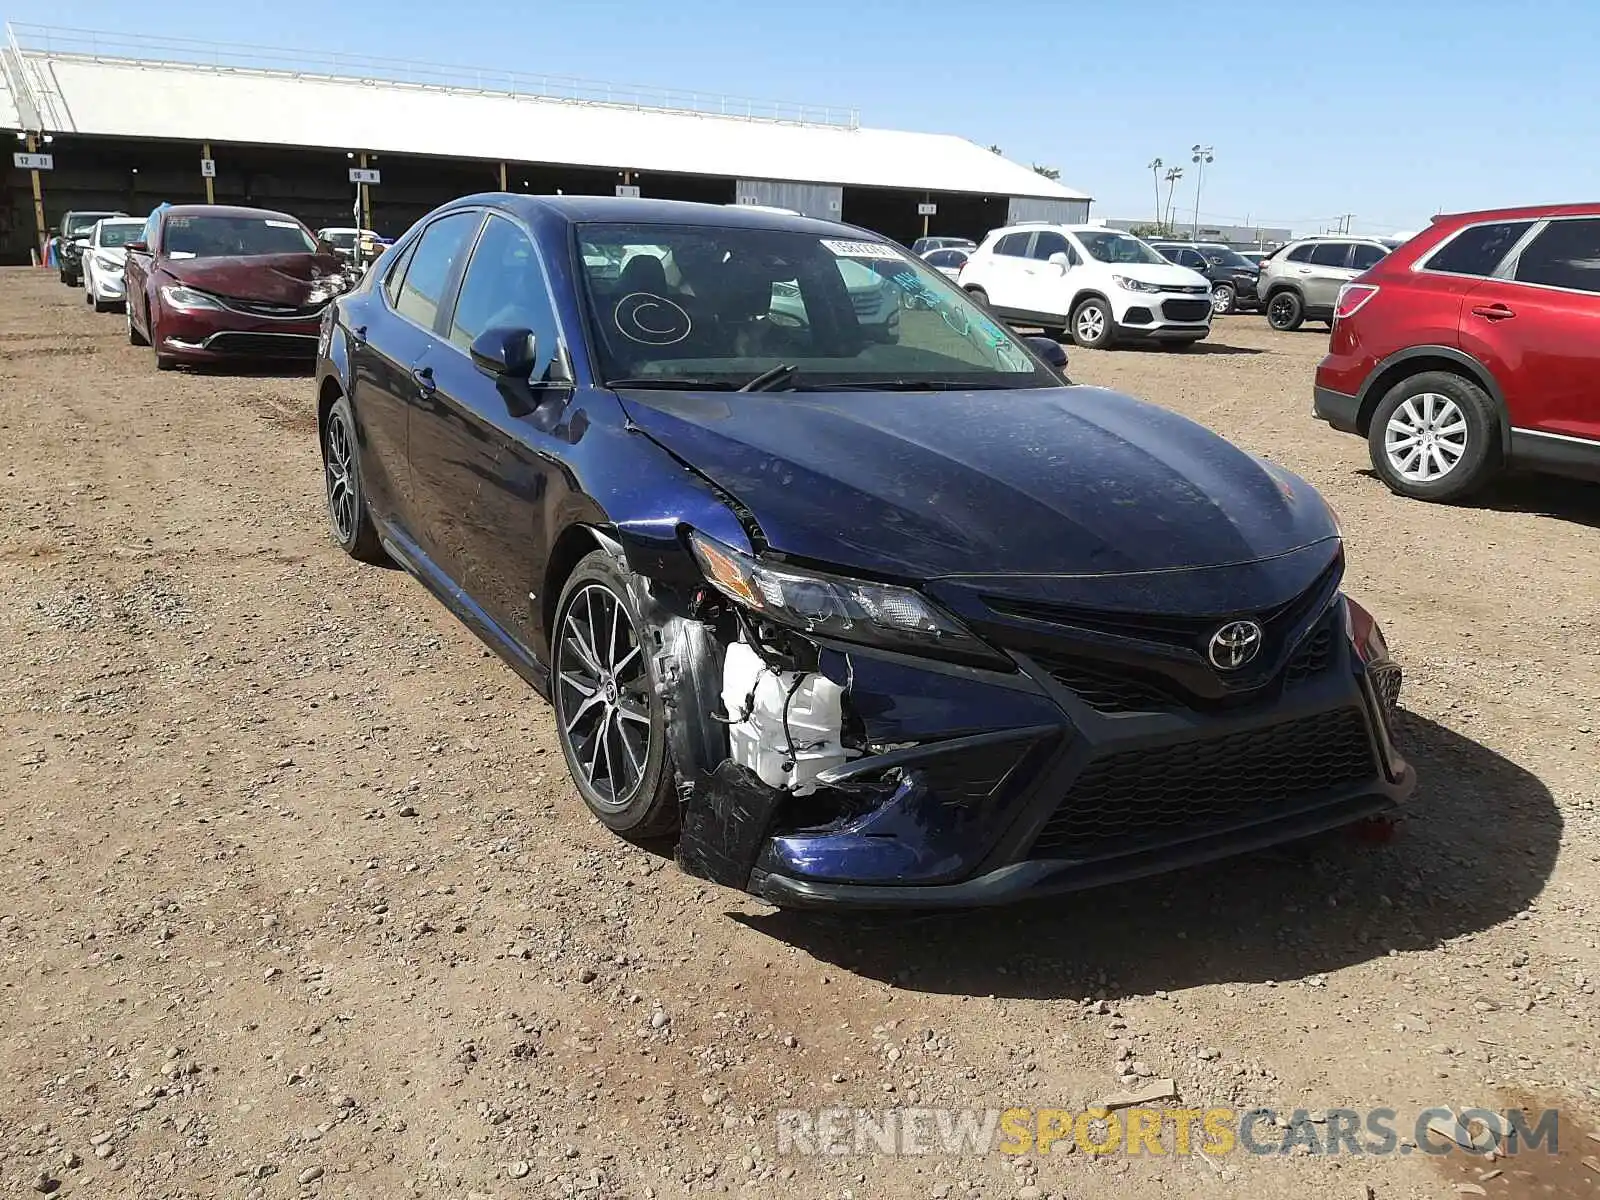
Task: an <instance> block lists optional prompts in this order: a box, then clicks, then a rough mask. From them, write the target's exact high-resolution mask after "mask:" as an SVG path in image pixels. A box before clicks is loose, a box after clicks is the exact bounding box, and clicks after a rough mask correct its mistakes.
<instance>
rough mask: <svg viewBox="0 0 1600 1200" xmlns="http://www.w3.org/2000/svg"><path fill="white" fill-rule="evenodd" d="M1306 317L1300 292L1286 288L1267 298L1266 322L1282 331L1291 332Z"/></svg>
mask: <svg viewBox="0 0 1600 1200" xmlns="http://www.w3.org/2000/svg"><path fill="white" fill-rule="evenodd" d="M1305 319H1306V306H1305V302H1304V301H1302V300H1301V299H1300V293H1299V292H1295V291H1290V290H1288V289H1287V288H1286V289H1284V290H1283V291H1281V292H1274V293H1273V294H1272V295H1271V296H1270V297H1268V299H1267V324H1268V325H1271V326H1272V327H1273V328H1274V329H1277V330H1280V331H1282V332H1284V333H1293V332H1294V331H1295V330H1296V329H1299V328H1300V326H1301V325H1302V324H1304V323H1305Z"/></svg>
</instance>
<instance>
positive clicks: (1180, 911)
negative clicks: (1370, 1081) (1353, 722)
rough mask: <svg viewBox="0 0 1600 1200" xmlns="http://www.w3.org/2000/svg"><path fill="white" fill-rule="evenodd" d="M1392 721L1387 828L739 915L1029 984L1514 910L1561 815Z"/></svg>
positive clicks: (1434, 930)
mask: <svg viewBox="0 0 1600 1200" xmlns="http://www.w3.org/2000/svg"><path fill="white" fill-rule="evenodd" d="M1403 722H1404V725H1403V728H1404V737H1405V744H1406V747H1407V752H1408V755H1409V757H1410V759H1411V761H1412V762H1413V764H1414V765H1415V766H1416V767H1417V770H1418V772H1419V774H1420V777H1421V781H1422V782H1421V786H1419V788H1418V790H1417V792H1416V794H1415V795H1414V796H1413V798H1412V800H1411V801H1410V802H1409V804H1408V806H1407V810H1406V817H1405V819H1404V820H1403V821H1402V822H1401V824H1400V825H1399V827H1398V829H1397V830H1396V831H1395V833H1394V836H1393V837H1392V838H1390V839H1388V840H1383V839H1381V838H1373V837H1370V836H1368V837H1363V836H1361V832H1360V831H1359V830H1346V831H1340V832H1336V833H1333V834H1328V835H1324V836H1322V837H1319V838H1315V839H1311V840H1309V841H1306V842H1300V843H1296V844H1293V845H1290V846H1286V847H1281V848H1279V849H1276V850H1273V851H1268V852H1265V853H1258V854H1253V855H1246V856H1242V857H1239V858H1234V859H1229V860H1226V861H1224V862H1221V863H1215V864H1211V865H1209V866H1205V867H1198V868H1193V869H1189V870H1185V871H1181V872H1177V873H1175V874H1171V875H1165V876H1159V877H1156V878H1152V879H1147V880H1143V881H1139V882H1135V883H1131V884H1124V885H1121V886H1116V887H1107V888H1101V889H1097V890H1094V891H1089V892H1079V893H1075V894H1071V895H1067V896H1060V897H1055V898H1052V899H1048V900H1041V901H1033V902H1029V903H1026V904H1023V905H1019V906H1015V907H1011V908H1003V909H992V910H983V911H975V912H968V913H949V914H933V915H922V916H910V915H896V914H875V913H865V914H863V913H854V914H838V915H834V914H817V913H807V912H798V911H777V912H773V913H768V914H763V915H760V916H749V915H743V914H738V915H735V919H736V920H739V921H741V922H743V923H745V924H747V925H748V926H750V927H751V928H753V929H755V930H757V931H759V932H762V933H765V934H767V935H768V936H770V937H773V938H776V939H778V940H780V941H783V942H785V943H788V944H790V945H794V946H798V947H799V948H801V949H803V950H805V951H806V952H807V953H809V954H811V955H813V956H814V957H816V958H818V959H820V960H822V961H825V962H829V963H832V964H834V965H836V966H838V967H839V968H841V969H843V970H846V971H850V972H853V973H855V974H857V975H861V976H864V977H867V978H871V979H876V980H880V981H883V982H892V983H895V984H897V985H899V986H902V987H906V988H910V989H913V990H918V991H926V992H936V993H949V994H963V995H980V996H1008V997H1016V998H1032V999H1053V998H1083V997H1105V996H1119V995H1145V994H1149V993H1151V992H1154V991H1157V990H1163V989H1164V990H1177V989H1180V988H1191V987H1197V986H1200V985H1204V984H1217V983H1241V982H1262V981H1266V980H1279V981H1287V980H1296V979H1304V978H1306V977H1308V976H1313V975H1317V974H1319V973H1322V972H1327V971H1333V970H1336V969H1338V968H1340V967H1345V966H1350V965H1352V964H1356V963H1361V962H1366V961H1368V960H1371V959H1375V958H1380V957H1383V956H1386V955H1387V954H1389V952H1390V951H1398V952H1405V951H1412V950H1427V949H1431V948H1433V947H1435V946H1437V945H1438V944H1439V943H1440V942H1441V941H1444V940H1446V939H1450V938H1455V937H1460V936H1462V935H1464V934H1469V933H1473V932H1476V931H1479V930H1482V929H1486V928H1489V927H1491V926H1493V925H1496V924H1499V923H1500V922H1503V921H1506V920H1508V919H1510V918H1512V917H1514V916H1515V915H1516V914H1517V913H1518V912H1520V911H1522V910H1523V909H1525V908H1526V907H1527V905H1528V904H1529V903H1530V902H1531V901H1532V900H1533V898H1534V897H1535V896H1537V895H1538V894H1539V892H1540V890H1541V889H1542V888H1543V886H1544V883H1545V881H1546V880H1547V879H1548V877H1549V875H1550V873H1551V871H1552V870H1553V869H1554V866H1555V861H1556V854H1557V849H1558V846H1559V844H1560V840H1561V829H1562V823H1561V817H1560V814H1559V812H1558V810H1557V809H1556V806H1555V802H1554V799H1553V798H1552V797H1551V795H1550V792H1549V790H1548V789H1547V788H1546V787H1545V786H1544V784H1543V783H1541V782H1540V781H1539V780H1538V779H1537V778H1536V777H1535V776H1533V775H1532V774H1530V773H1529V772H1527V771H1525V770H1523V769H1522V768H1521V767H1519V766H1517V765H1516V764H1515V763H1513V762H1511V761H1509V760H1508V759H1505V758H1503V757H1501V756H1500V755H1499V754H1496V753H1495V752H1494V751H1492V750H1490V749H1488V748H1487V747H1485V746H1482V745H1480V744H1478V743H1477V742H1475V741H1472V740H1471V739H1469V738H1466V737H1463V736H1462V735H1460V734H1458V733H1456V732H1454V731H1452V730H1450V729H1448V728H1446V727H1444V726H1442V725H1438V724H1436V723H1434V722H1433V721H1430V720H1427V719H1426V718H1424V717H1419V716H1417V715H1415V714H1412V713H1406V714H1404V716H1403ZM1368 832H1369V833H1370V832H1371V831H1370V829H1368Z"/></svg>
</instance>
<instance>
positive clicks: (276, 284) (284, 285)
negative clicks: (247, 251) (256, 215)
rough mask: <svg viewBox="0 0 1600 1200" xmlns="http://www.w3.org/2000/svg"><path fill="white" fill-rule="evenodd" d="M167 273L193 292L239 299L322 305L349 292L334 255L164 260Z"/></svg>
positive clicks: (338, 260)
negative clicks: (194, 289) (197, 290)
mask: <svg viewBox="0 0 1600 1200" xmlns="http://www.w3.org/2000/svg"><path fill="white" fill-rule="evenodd" d="M161 269H162V270H163V271H165V272H166V273H167V274H168V275H171V276H172V277H174V278H175V279H178V280H179V281H181V282H183V283H186V284H188V285H189V286H190V287H193V288H197V289H199V290H200V291H202V292H210V293H211V294H212V295H214V296H228V297H231V298H233V299H235V300H264V301H267V302H269V303H273V304H293V305H309V304H321V303H322V302H324V301H326V300H331V299H332V298H333V297H334V296H337V295H339V294H340V293H342V292H343V291H344V290H345V277H344V270H345V265H344V260H343V259H341V258H340V257H339V256H338V255H336V254H332V253H329V254H312V253H309V252H308V253H303V254H255V255H249V256H246V257H240V258H163V259H162V260H161Z"/></svg>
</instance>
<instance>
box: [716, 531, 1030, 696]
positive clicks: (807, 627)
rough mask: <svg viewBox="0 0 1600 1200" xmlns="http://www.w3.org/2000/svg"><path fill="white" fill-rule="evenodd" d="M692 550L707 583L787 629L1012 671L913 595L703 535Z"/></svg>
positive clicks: (914, 593)
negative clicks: (779, 561)
mask: <svg viewBox="0 0 1600 1200" xmlns="http://www.w3.org/2000/svg"><path fill="white" fill-rule="evenodd" d="M689 544H690V546H692V547H693V549H694V556H695V558H696V559H697V560H698V561H699V563H700V570H701V571H702V572H703V573H704V574H705V577H706V582H707V583H709V584H710V585H711V586H712V587H714V588H716V589H717V591H719V592H721V593H722V594H723V595H724V596H726V597H728V599H730V600H732V601H734V602H735V603H738V604H741V605H743V606H744V607H745V608H747V609H749V610H751V611H752V612H754V613H757V614H759V615H761V616H763V617H767V618H769V619H771V620H773V621H776V622H777V623H778V624H780V625H788V626H790V627H792V628H796V629H800V630H803V631H804V632H806V633H814V634H816V635H818V636H819V637H834V638H839V639H840V640H842V641H849V642H867V643H871V644H874V645H886V646H896V647H902V648H905V649H908V650H911V651H913V652H921V653H928V652H929V651H930V650H932V651H933V652H935V653H939V654H941V655H950V656H955V657H959V658H965V659H975V660H981V661H986V662H989V663H991V664H996V665H998V663H1006V664H1007V665H1009V662H1008V660H1005V659H1003V658H1002V657H1001V656H1000V655H998V654H997V653H996V652H995V651H994V650H992V649H990V648H989V647H988V646H986V645H985V644H984V643H983V642H981V641H979V640H978V639H977V638H976V637H974V636H973V635H972V634H970V633H968V632H967V631H966V630H965V629H963V628H962V627H961V625H960V624H958V623H957V622H956V621H955V619H954V618H953V617H950V616H948V615H946V614H945V613H943V612H942V611H940V610H939V609H938V608H936V607H935V606H934V605H933V604H931V603H930V602H929V601H928V600H926V599H925V598H924V597H923V596H922V595H921V593H919V592H915V591H912V590H911V589H910V588H904V587H895V586H893V585H891V584H883V583H869V582H867V581H865V580H861V579H846V578H843V577H840V576H835V575H821V574H816V573H814V572H811V571H800V570H796V569H795V568H793V567H780V566H774V565H771V564H768V563H762V562H757V561H756V560H755V559H753V558H751V557H749V556H748V555H745V554H741V553H739V551H737V550H735V549H733V548H732V547H731V546H725V545H723V544H722V543H721V542H718V541H713V540H712V539H711V538H708V537H706V536H705V535H703V534H700V533H693V532H691V533H690V535H689Z"/></svg>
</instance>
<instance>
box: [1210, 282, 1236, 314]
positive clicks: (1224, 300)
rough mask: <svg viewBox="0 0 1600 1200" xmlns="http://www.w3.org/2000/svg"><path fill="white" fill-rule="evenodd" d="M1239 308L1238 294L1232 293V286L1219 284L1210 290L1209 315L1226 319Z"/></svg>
mask: <svg viewBox="0 0 1600 1200" xmlns="http://www.w3.org/2000/svg"><path fill="white" fill-rule="evenodd" d="M1238 307H1239V294H1238V293H1237V292H1236V291H1234V288H1233V284H1231V283H1219V284H1217V286H1216V287H1214V288H1212V289H1211V315H1212V316H1214V317H1226V316H1229V315H1231V314H1232V313H1234V312H1236V311H1237V310H1238Z"/></svg>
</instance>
